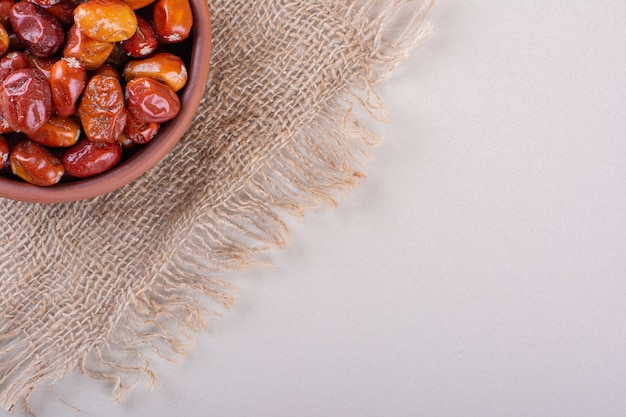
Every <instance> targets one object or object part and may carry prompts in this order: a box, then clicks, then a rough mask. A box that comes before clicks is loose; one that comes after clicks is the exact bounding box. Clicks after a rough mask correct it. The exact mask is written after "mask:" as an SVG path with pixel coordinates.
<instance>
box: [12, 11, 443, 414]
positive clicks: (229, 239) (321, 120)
mask: <svg viewBox="0 0 626 417" xmlns="http://www.w3.org/2000/svg"><path fill="white" fill-rule="evenodd" d="M431 6H432V4H431V3H430V2H427V3H426V4H422V3H418V2H411V1H409V2H406V1H374V2H360V1H356V2H355V1H348V0H346V1H330V0H329V1H323V0H300V1H296V2H293V1H286V0H265V1H250V0H219V1H217V0H216V1H210V2H209V8H210V11H211V15H212V25H213V36H214V39H213V44H214V45H213V54H212V57H207V59H211V65H212V69H211V73H210V77H209V82H208V85H207V88H206V93H205V96H204V99H203V101H202V103H201V105H200V109H199V111H198V113H197V116H196V118H195V120H194V122H193V123H192V125H191V126H190V127H189V130H188V131H187V133H186V135H185V136H184V137H183V139H182V140H181V142H180V143H179V144H178V145H177V146H176V147H175V148H174V149H173V151H172V152H171V153H170V154H169V155H168V156H167V157H166V158H165V159H164V160H163V161H162V162H161V163H160V164H159V165H158V166H157V167H155V168H154V169H152V170H151V171H149V172H148V173H147V174H146V175H144V176H142V177H141V178H139V179H138V180H136V181H134V182H133V183H131V184H130V185H128V186H126V187H124V188H123V189H121V190H119V191H117V192H113V193H110V194H108V195H105V196H101V197H99V198H95V199H92V200H88V201H81V202H74V203H66V204H56V205H36V204H29V203H19V202H14V201H8V200H2V201H0V210H1V213H2V227H1V228H0V245H1V251H2V258H1V263H0V268H1V271H2V279H1V281H0V305H1V307H0V309H1V311H0V404H1V405H2V406H3V407H4V408H6V409H11V408H12V407H13V406H14V405H15V404H19V403H26V401H25V400H26V399H27V398H28V396H29V394H30V393H31V392H32V390H33V389H35V388H37V387H38V386H41V385H49V384H52V383H53V382H54V381H55V380H57V379H59V378H61V377H63V376H64V375H65V374H66V373H67V372H68V371H70V370H72V369H73V368H75V367H79V368H80V370H81V371H82V373H83V374H84V375H85V376H86V377H90V378H98V379H101V380H107V381H110V382H111V388H112V389H113V392H114V395H115V396H118V395H119V394H120V393H122V392H124V391H125V390H127V388H129V387H130V386H131V385H132V384H133V383H135V382H136V381H137V380H143V379H147V380H150V379H152V378H153V377H154V375H153V373H152V371H151V370H150V359H151V358H153V357H154V356H155V355H154V353H150V352H154V351H155V350H156V351H157V352H158V354H159V355H163V356H166V357H167V356H176V355H179V354H183V353H184V348H185V346H186V345H185V342H186V341H187V340H188V338H190V337H192V336H193V333H194V332H195V331H197V330H199V329H201V328H202V327H203V326H204V325H205V321H206V320H207V319H209V318H210V317H211V316H212V315H213V314H215V313H219V312H220V310H223V309H224V308H225V307H227V306H229V305H230V304H231V302H232V293H233V291H232V289H231V288H230V287H229V285H228V284H227V283H225V282H221V281H220V279H219V278H220V271H223V270H225V269H242V268H246V267H247V266H248V265H250V264H251V263H253V262H255V261H256V260H257V259H258V258H257V255H256V254H257V253H259V252H260V251H263V250H266V249H267V248H272V247H279V246H281V245H284V244H285V241H286V238H287V235H288V230H287V228H286V226H285V224H284V222H283V221H282V220H281V216H284V215H285V214H287V213H288V214H294V215H300V214H302V213H303V212H304V211H305V210H306V209H307V208H309V207H312V206H315V205H318V204H320V203H321V202H331V203H332V202H333V201H334V199H335V198H336V197H337V195H338V193H341V192H342V191H345V190H346V189H348V188H350V187H351V186H352V185H354V184H355V182H356V181H358V180H359V179H360V178H362V177H363V175H362V174H361V173H360V172H359V168H360V167H361V166H362V163H363V162H364V159H363V155H364V151H365V149H366V148H367V147H368V146H369V145H371V143H372V142H373V141H374V137H373V136H372V135H370V134H368V133H367V131H365V130H364V129H362V128H360V127H359V123H358V122H357V120H356V119H355V117H354V115H353V111H352V109H353V107H356V106H360V107H362V108H364V109H365V110H367V112H369V114H371V115H372V116H374V117H384V109H383V108H382V105H381V103H380V101H379V100H378V97H377V96H376V94H375V93H374V91H373V89H372V85H373V84H375V83H376V82H377V81H379V80H380V79H382V78H383V77H384V76H386V75H387V74H388V73H389V72H390V71H391V70H392V69H393V67H394V66H395V65H396V64H397V63H398V62H400V61H401V60H403V59H404V58H406V54H407V51H408V50H409V49H410V48H411V47H413V46H414V45H415V44H416V43H417V42H418V41H420V40H421V39H422V38H424V37H425V36H426V35H427V34H428V33H429V30H430V28H429V25H428V24H427V23H425V22H424V17H425V15H426V13H427V11H428V9H429V8H430V7H431ZM366 114H367V113H366Z"/></svg>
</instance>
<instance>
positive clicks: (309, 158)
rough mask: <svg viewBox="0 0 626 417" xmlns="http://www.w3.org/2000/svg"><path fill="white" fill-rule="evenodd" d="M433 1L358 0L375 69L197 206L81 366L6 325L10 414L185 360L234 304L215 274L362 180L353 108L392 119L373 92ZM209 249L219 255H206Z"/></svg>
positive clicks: (1, 331) (245, 261)
mask: <svg viewBox="0 0 626 417" xmlns="http://www.w3.org/2000/svg"><path fill="white" fill-rule="evenodd" d="M433 5H434V1H432V0H429V1H427V2H426V3H425V4H421V5H416V4H415V3H414V2H411V1H402V0H395V1H391V2H381V1H367V2H359V1H356V2H354V3H352V4H351V6H350V9H349V13H350V15H351V16H352V17H353V19H354V20H357V19H362V20H367V19H369V20H370V21H371V28H372V30H373V31H375V33H376V36H375V37H374V43H373V44H372V45H371V49H372V51H373V52H372V56H371V60H370V62H371V65H370V66H369V67H364V68H360V69H359V70H358V71H357V72H356V74H354V76H353V77H352V78H351V79H349V80H348V81H347V83H346V85H345V89H344V90H343V91H342V92H341V94H339V95H338V96H337V97H335V98H334V99H332V100H330V101H329V103H328V106H326V108H324V109H322V110H321V111H320V112H319V114H318V116H317V119H316V120H314V121H313V123H311V125H310V126H307V127H306V128H305V129H304V130H303V131H301V133H300V137H298V138H296V140H291V141H288V142H287V141H285V142H284V143H283V144H282V145H281V147H280V148H279V149H276V154H275V155H276V156H275V157H273V158H271V159H268V161H267V163H266V164H265V166H264V169H262V170H261V171H259V172H257V173H255V175H254V176H253V177H252V180H251V181H250V182H249V183H247V184H246V187H245V188H242V189H240V190H233V192H232V195H230V196H229V198H228V199H225V200H223V201H221V202H220V204H219V205H218V206H211V207H207V206H204V205H199V206H198V207H195V208H194V210H193V211H192V212H190V213H188V214H187V216H188V217H189V218H190V219H193V220H194V221H193V222H189V223H190V227H189V228H188V230H187V233H186V235H187V238H186V239H183V240H180V241H178V242H172V246H171V247H172V250H171V253H170V256H169V262H168V263H167V264H165V265H161V266H158V267H155V269H154V270H151V271H147V272H146V273H147V274H149V276H150V277H151V279H150V282H151V283H152V285H150V286H148V287H147V288H144V289H143V290H140V291H137V292H136V293H135V295H134V296H133V297H131V299H130V301H129V302H128V303H127V305H125V306H124V307H123V314H118V315H117V317H119V320H118V321H117V322H116V323H114V326H113V327H112V329H111V332H110V333H108V334H105V335H103V336H102V338H101V339H100V340H98V341H97V342H95V343H94V344H93V345H92V346H89V347H87V348H85V349H84V350H83V352H82V355H81V357H80V359H79V360H77V361H76V360H66V361H64V362H62V363H63V366H61V367H59V368H58V369H53V370H50V369H48V368H47V367H46V364H47V363H48V362H49V361H51V358H50V357H48V355H47V353H46V352H38V353H36V354H34V353H33V351H32V350H31V349H29V348H28V346H24V344H23V343H22V342H21V340H20V335H19V334H13V333H10V332H7V330H8V329H6V328H0V345H1V346H2V349H1V350H0V360H1V362H0V375H2V377H1V379H0V387H3V389H2V392H1V393H0V404H1V405H2V406H3V407H4V408H5V409H7V410H12V409H13V408H14V406H15V405H16V404H20V403H21V404H22V405H23V406H24V408H25V409H26V411H27V412H28V413H31V414H32V410H30V408H29V405H28V398H29V396H30V395H31V393H32V391H33V390H34V389H35V388H36V387H38V386H41V385H52V384H53V383H54V382H55V381H56V380H59V379H60V378H62V377H63V376H65V375H66V374H67V373H68V372H69V371H71V370H72V369H73V368H75V367H76V366H78V367H79V368H80V371H81V372H82V374H83V375H84V376H86V377H89V378H93V379H96V380H100V381H108V382H110V383H112V385H113V396H114V398H115V399H116V400H119V399H120V398H121V397H122V395H123V393H124V392H126V391H127V390H129V389H130V388H131V387H133V386H134V385H135V384H136V383H138V382H140V381H148V383H149V384H150V385H151V384H153V383H154V382H155V380H156V378H155V375H154V373H153V371H151V369H150V360H149V359H148V358H147V355H146V354H145V353H144V351H145V348H146V347H148V348H154V350H155V351H156V352H157V353H158V354H159V355H160V356H162V357H164V358H166V359H174V358H176V357H178V356H179V355H184V354H185V353H186V350H187V348H188V345H187V342H188V341H189V340H190V339H192V338H193V333H194V332H196V331H198V330H201V329H204V328H205V327H206V318H207V312H209V311H210V312H212V314H219V312H220V311H223V310H224V309H226V308H228V307H229V306H230V305H231V304H232V303H233V296H232V290H233V288H232V287H231V286H230V285H229V284H228V283H226V282H222V281H220V280H217V279H215V278H214V276H215V275H216V274H217V273H219V272H220V271H223V270H243V269H246V268H248V267H250V266H251V265H253V264H255V263H256V262H258V259H257V255H258V254H259V253H261V252H263V251H265V250H267V249H268V248H270V247H282V246H283V245H285V243H286V240H287V237H288V233H289V231H288V228H287V226H286V225H285V223H284V221H283V220H282V219H281V215H282V214H284V213H288V214H291V215H296V216H300V215H302V214H303V213H304V212H305V210H307V209H309V208H311V207H314V206H317V205H319V204H322V203H327V204H330V205H334V204H336V196H337V195H338V194H341V193H342V192H345V191H347V190H349V189H350V188H351V187H353V186H354V185H355V184H356V183H357V182H358V181H359V180H361V179H362V178H363V174H362V173H361V172H359V170H358V169H359V167H360V166H362V164H363V163H364V161H365V160H366V159H367V153H366V149H367V148H368V147H370V146H372V145H375V144H377V143H378V138H377V137H376V136H374V135H373V134H371V133H369V132H368V131H367V130H366V129H364V128H362V127H361V126H360V125H359V122H358V120H357V119H356V116H355V115H354V112H353V109H354V107H355V106H360V107H362V108H363V109H365V110H366V112H367V113H368V114H369V115H370V116H371V117H372V118H373V119H375V120H385V119H386V113H385V109H384V106H383V104H382V103H381V100H380V98H379V97H378V96H377V94H376V92H375V91H374V89H373V86H374V84H376V83H377V82H379V81H381V80H382V79H384V78H385V77H386V76H387V75H389V74H390V73H391V72H392V71H393V69H394V68H395V66H396V65H397V64H398V63H400V62H401V61H403V60H405V59H406V58H407V56H408V52H409V50H410V49H411V48H413V47H414V46H416V45H417V44H418V43H419V42H421V41H422V40H424V39H425V38H426V37H428V35H429V34H430V33H431V25H430V24H429V22H427V21H425V18H426V16H427V15H428V13H429V11H430V10H431V8H432V7H433ZM390 37H391V38H393V40H390ZM346 173H350V174H349V175H347V176H346ZM185 221H186V220H185V219H181V222H183V223H184V222H185ZM209 252H210V253H212V254H213V255H216V256H212V257H211V259H207V258H206V254H207V253H209ZM207 301H211V302H207ZM209 315H211V313H210V314H209ZM70 359H71V358H70ZM44 369H45V372H43V371H42V370H44Z"/></svg>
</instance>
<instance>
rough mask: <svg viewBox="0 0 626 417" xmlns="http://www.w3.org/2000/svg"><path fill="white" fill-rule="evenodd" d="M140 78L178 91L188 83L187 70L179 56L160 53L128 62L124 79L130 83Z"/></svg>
mask: <svg viewBox="0 0 626 417" xmlns="http://www.w3.org/2000/svg"><path fill="white" fill-rule="evenodd" d="M140 77H148V78H153V79H155V80H157V81H161V82H162V83H165V84H167V85H168V86H169V87H170V88H171V89H172V90H174V91H178V90H180V89H181V88H183V87H184V86H185V84H186V83H187V68H186V67H185V64H184V63H183V60H182V59H181V58H180V57H179V56H177V55H174V54H171V53H169V52H159V53H156V54H154V55H152V56H150V57H148V58H145V59H141V60H131V61H128V63H127V64H126V66H125V67H124V79H125V80H126V81H130V80H133V79H135V78H140Z"/></svg>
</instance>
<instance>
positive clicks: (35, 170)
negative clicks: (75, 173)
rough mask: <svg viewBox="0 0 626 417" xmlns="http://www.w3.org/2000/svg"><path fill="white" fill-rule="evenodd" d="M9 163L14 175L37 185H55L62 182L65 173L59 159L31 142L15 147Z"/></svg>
mask: <svg viewBox="0 0 626 417" xmlns="http://www.w3.org/2000/svg"><path fill="white" fill-rule="evenodd" d="M9 161H10V163H11V171H12V172H13V174H15V175H17V176H18V177H20V178H21V179H23V180H24V181H26V182H29V183H31V184H35V185H41V186H50V185H54V184H56V183H58V182H59V181H61V178H63V174H64V173H65V169H64V168H63V164H61V161H60V160H59V158H57V157H56V156H54V155H52V153H51V152H50V151H48V150H47V149H46V148H44V147H43V146H41V145H38V144H36V143H35V142H33V141H30V140H24V141H22V142H20V143H18V144H17V145H15V147H14V148H13V151H11V156H10V157H9Z"/></svg>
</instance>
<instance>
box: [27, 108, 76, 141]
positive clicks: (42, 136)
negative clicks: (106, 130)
mask: <svg viewBox="0 0 626 417" xmlns="http://www.w3.org/2000/svg"><path fill="white" fill-rule="evenodd" d="M28 137H29V138H30V139H32V140H34V141H35V142H37V143H38V144H40V145H44V146H50V147H53V148H66V147H68V146H72V145H73V144H75V143H76V142H78V138H79V137H80V125H79V124H78V122H77V121H76V120H74V119H73V118H71V117H59V116H52V117H50V119H48V121H47V122H46V123H44V125H43V126H41V127H40V128H39V130H37V131H36V132H33V133H29V134H28Z"/></svg>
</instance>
